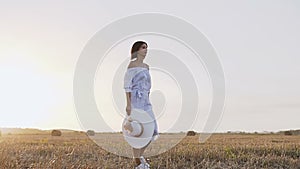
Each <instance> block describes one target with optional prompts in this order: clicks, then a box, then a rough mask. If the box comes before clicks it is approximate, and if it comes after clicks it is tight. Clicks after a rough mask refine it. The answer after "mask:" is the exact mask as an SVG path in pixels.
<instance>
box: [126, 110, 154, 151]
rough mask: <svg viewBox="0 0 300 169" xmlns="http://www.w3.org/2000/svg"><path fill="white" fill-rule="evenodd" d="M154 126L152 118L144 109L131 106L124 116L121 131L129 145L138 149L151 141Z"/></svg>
mask: <svg viewBox="0 0 300 169" xmlns="http://www.w3.org/2000/svg"><path fill="white" fill-rule="evenodd" d="M154 127H155V124H154V119H153V118H152V117H151V116H150V115H149V114H148V113H147V112H146V111H144V110H142V109H136V108H133V109H132V110H131V114H130V116H126V117H125V118H124V121H123V123H122V132H123V136H124V138H125V140H126V141H127V142H128V144H129V145H130V146H131V147H133V148H137V149H140V148H143V147H144V146H146V145H147V144H148V143H149V141H151V139H152V136H153V133H154Z"/></svg>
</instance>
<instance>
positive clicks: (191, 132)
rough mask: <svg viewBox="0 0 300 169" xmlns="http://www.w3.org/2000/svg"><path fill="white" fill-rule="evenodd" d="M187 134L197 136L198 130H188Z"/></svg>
mask: <svg viewBox="0 0 300 169" xmlns="http://www.w3.org/2000/svg"><path fill="white" fill-rule="evenodd" d="M186 135H187V136H195V135H196V132H194V131H188V132H187V134H186Z"/></svg>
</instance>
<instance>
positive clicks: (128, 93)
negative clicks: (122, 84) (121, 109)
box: [126, 92, 131, 116]
mask: <svg viewBox="0 0 300 169" xmlns="http://www.w3.org/2000/svg"><path fill="white" fill-rule="evenodd" d="M126 100H127V106H126V112H127V115H128V116H129V115H130V113H131V93H130V92H126Z"/></svg>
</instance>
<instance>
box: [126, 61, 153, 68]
mask: <svg viewBox="0 0 300 169" xmlns="http://www.w3.org/2000/svg"><path fill="white" fill-rule="evenodd" d="M135 67H141V68H147V69H148V70H149V65H148V64H146V63H144V64H143V65H138V64H137V63H135V62H134V61H131V62H130V63H129V65H128V66H127V69H130V68H135Z"/></svg>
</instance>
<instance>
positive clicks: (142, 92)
mask: <svg viewBox="0 0 300 169" xmlns="http://www.w3.org/2000/svg"><path fill="white" fill-rule="evenodd" d="M124 89H125V92H130V93H131V108H138V109H142V110H144V111H146V112H147V113H148V114H149V115H150V116H151V117H152V118H153V119H154V122H155V127H154V133H153V137H152V141H155V140H157V138H158V137H159V133H158V126H157V121H156V118H155V115H154V113H153V111H152V105H151V103H150V100H149V93H150V89H151V76H150V73H149V70H148V68H144V67H132V68H128V69H127V71H126V73H125V76H124Z"/></svg>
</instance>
